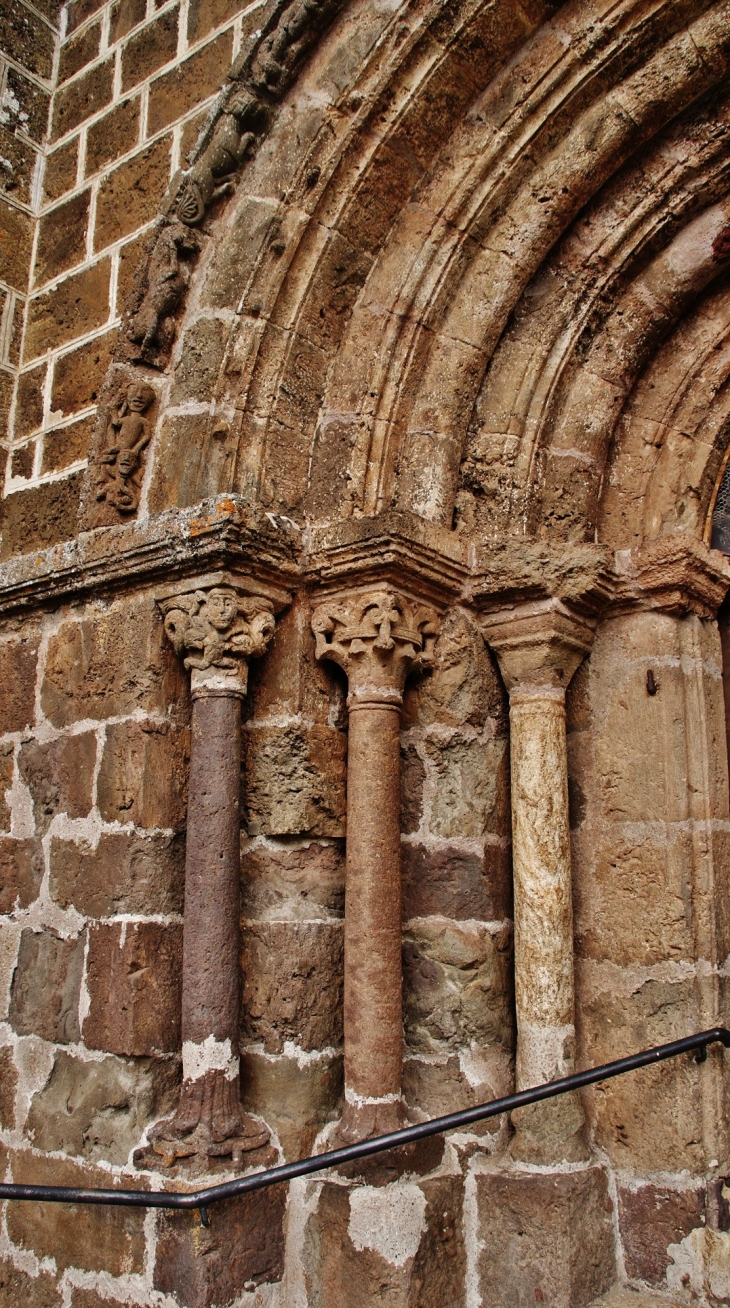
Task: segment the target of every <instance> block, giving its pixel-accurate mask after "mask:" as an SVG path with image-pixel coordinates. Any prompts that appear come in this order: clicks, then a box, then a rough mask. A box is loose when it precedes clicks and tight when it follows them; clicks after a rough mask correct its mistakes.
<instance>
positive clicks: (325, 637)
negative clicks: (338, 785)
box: [312, 588, 437, 1143]
mask: <svg viewBox="0 0 730 1308" xmlns="http://www.w3.org/2000/svg"><path fill="white" fill-rule="evenodd" d="M312 629H313V631H314V633H315V636H316V639H317V645H316V655H317V658H320V659H332V660H333V661H334V662H335V663H338V664H339V666H340V667H341V668H343V669H344V671H345V672H346V673H347V678H348V683H349V696H348V701H347V703H348V709H349V739H348V765H347V859H346V874H345V876H346V880H345V1000H344V1030H345V1112H344V1114H343V1117H342V1121H341V1122H340V1125H339V1127H338V1135H339V1138H340V1140H341V1141H342V1142H347V1143H351V1142H353V1141H355V1140H362V1139H367V1138H368V1137H369V1136H373V1135H379V1134H381V1133H382V1132H384V1131H392V1130H397V1129H398V1127H399V1126H402V1125H403V1123H404V1120H405V1117H404V1111H403V1104H402V1099H401V1073H402V1063H403V1012H402V968H401V868H400V709H401V704H402V699H403V687H404V684H405V680H406V676H407V675H408V673H409V671H411V669H413V668H415V667H417V666H423V665H424V663H425V661H426V658H427V653H426V645H427V643H428V641H429V638H430V637H434V636H435V633H436V629H437V628H436V615H435V613H434V612H433V611H432V610H430V609H427V608H424V607H423V606H422V605H418V604H414V603H412V602H410V601H409V600H407V599H406V598H405V597H404V596H403V595H402V594H400V593H398V592H396V591H394V590H391V589H389V588H388V589H385V588H384V589H382V590H372V589H371V590H367V591H357V592H354V593H350V594H347V595H340V596H338V597H336V598H335V599H333V600H332V601H330V602H328V603H326V604H322V605H320V606H319V607H318V608H317V609H316V610H315V613H314V616H313V619H312Z"/></svg>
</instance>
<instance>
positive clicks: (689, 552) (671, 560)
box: [611, 535, 730, 618]
mask: <svg viewBox="0 0 730 1308" xmlns="http://www.w3.org/2000/svg"><path fill="white" fill-rule="evenodd" d="M729 588H730V559H727V558H726V557H725V555H724V554H721V553H720V551H719V550H712V549H709V548H708V547H707V546H706V545H704V544H703V543H702V542H701V541H698V540H694V539H693V538H692V537H690V536H678V535H675V536H660V537H659V538H658V539H657V540H654V541H648V542H647V543H646V544H643V545H640V546H638V547H637V548H636V549H633V550H620V551H618V553H617V554H616V583H615V589H614V596H613V601H612V604H611V612H612V613H622V612H627V611H629V610H631V609H637V608H638V609H657V610H660V611H661V612H663V613H670V614H675V615H684V614H688V613H695V614H697V616H698V617H701V618H714V617H715V615H716V613H717V610H718V609H719V607H720V605H721V604H722V602H723V600H724V599H725V596H726V595H727V593H728V589H729Z"/></svg>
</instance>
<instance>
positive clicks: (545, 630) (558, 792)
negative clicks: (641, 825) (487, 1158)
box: [483, 601, 593, 1162]
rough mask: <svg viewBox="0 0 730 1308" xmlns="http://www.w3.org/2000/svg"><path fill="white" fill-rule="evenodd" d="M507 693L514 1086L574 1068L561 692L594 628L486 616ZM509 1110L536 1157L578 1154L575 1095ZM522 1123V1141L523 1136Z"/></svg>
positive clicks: (528, 614)
mask: <svg viewBox="0 0 730 1308" xmlns="http://www.w3.org/2000/svg"><path fill="white" fill-rule="evenodd" d="M483 631H484V634H485V638H486V640H487V641H488V643H489V644H490V645H491V646H492V648H493V649H494V650H495V652H496V654H497V658H498V660H499V665H500V668H501V671H502V676H503V678H504V681H505V684H506V686H507V689H508V691H509V696H510V759H511V784H512V861H513V877H514V901H515V907H514V913H515V1001H516V1008H517V1088H518V1089H519V1090H522V1089H526V1088H527V1087H529V1086H533V1085H539V1084H541V1083H543V1082H545V1081H551V1080H553V1079H554V1078H556V1077H559V1076H566V1075H568V1074H569V1073H570V1072H571V1071H573V1069H574V1057H575V991H574V981H573V909H572V895H571V878H570V830H569V824H568V759H567V744H566V735H565V691H566V689H567V686H568V683H569V682H570V679H571V677H572V676H573V673H574V672H575V670H576V668H577V667H578V665H579V663H580V662H581V661H582V659H583V657H584V656H585V654H586V653H587V652H588V650H589V649H590V647H591V644H592V640H593V626H592V624H590V623H589V622H587V621H586V620H585V619H584V618H581V617H578V616H577V615H576V614H574V613H572V612H570V611H569V610H568V609H567V608H566V607H565V606H564V605H562V604H560V603H559V602H558V601H545V602H543V603H535V604H525V605H520V606H517V607H515V608H514V609H512V610H509V611H504V610H502V611H501V612H499V613H496V614H491V615H489V616H488V617H486V618H484V619H483ZM555 1102H556V1104H557V1105H558V1107H557V1108H554V1107H552V1106H551V1107H550V1108H549V1109H547V1110H546V1109H545V1107H544V1106H542V1105H539V1106H537V1112H534V1111H532V1110H527V1111H526V1112H525V1111H524V1110H523V1113H522V1114H521V1115H520V1114H515V1124H516V1125H517V1126H518V1141H517V1149H518V1151H520V1152H522V1154H523V1155H527V1156H532V1157H533V1158H535V1160H539V1161H546V1162H547V1161H551V1159H552V1157H555V1156H567V1157H575V1156H580V1155H581V1154H582V1153H583V1146H582V1143H581V1142H580V1140H579V1138H578V1137H579V1134H580V1129H581V1126H582V1115H581V1113H580V1109H579V1105H578V1101H577V1100H573V1102H572V1104H571V1102H570V1100H568V1102H567V1103H562V1102H561V1101H555ZM521 1123H523V1125H524V1129H523V1135H525V1136H526V1137H529V1138H526V1139H525V1140H524V1141H520V1140H519V1135H520V1124H521Z"/></svg>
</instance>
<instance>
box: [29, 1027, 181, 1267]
mask: <svg viewBox="0 0 730 1308" xmlns="http://www.w3.org/2000/svg"><path fill="white" fill-rule="evenodd" d="M178 1083H179V1070H178V1066H177V1063H176V1062H175V1061H170V1060H159V1059H154V1060H153V1059H135V1060H126V1061H125V1060H124V1059H121V1058H112V1057H109V1058H101V1059H99V1058H95V1059H94V1060H92V1061H86V1060H82V1059H80V1058H75V1057H74V1056H72V1055H71V1054H67V1053H66V1052H65V1051H63V1050H61V1051H59V1053H57V1054H56V1057H55V1061H54V1064H53V1070H52V1071H51V1075H50V1077H49V1079H48V1082H47V1084H46V1085H45V1086H44V1087H43V1089H42V1090H39V1091H38V1092H37V1094H35V1095H34V1096H33V1099H32V1101H31V1106H30V1112H29V1114H28V1122H27V1131H28V1134H29V1137H30V1139H31V1140H32V1142H33V1144H34V1145H35V1146H36V1148H37V1149H44V1150H48V1151H49V1152H51V1151H54V1150H61V1151H62V1152H63V1153H67V1154H72V1155H75V1156H77V1157H81V1158H85V1159H87V1161H89V1162H95V1161H97V1160H100V1159H103V1160H106V1161H107V1162H109V1163H117V1164H122V1163H126V1162H127V1160H128V1158H129V1155H130V1152H131V1150H132V1149H133V1148H134V1147H135V1146H136V1145H137V1144H139V1139H140V1136H141V1134H142V1132H143V1130H144V1128H145V1127H146V1126H148V1125H149V1123H150V1122H152V1121H154V1120H156V1119H157V1118H158V1117H164V1115H165V1113H166V1112H169V1111H170V1110H171V1108H172V1107H173V1106H174V1102H175V1098H176V1094H177V1086H178ZM106 1175H107V1177H108V1173H106ZM107 1184H108V1181H107ZM69 1252H70V1251H69ZM106 1270H111V1269H110V1268H107V1269H106Z"/></svg>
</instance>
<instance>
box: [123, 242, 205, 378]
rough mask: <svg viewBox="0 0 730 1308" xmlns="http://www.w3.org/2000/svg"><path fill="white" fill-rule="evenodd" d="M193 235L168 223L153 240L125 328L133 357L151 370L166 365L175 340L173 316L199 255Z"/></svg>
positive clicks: (198, 248) (199, 246)
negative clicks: (140, 289) (140, 288)
mask: <svg viewBox="0 0 730 1308" xmlns="http://www.w3.org/2000/svg"><path fill="white" fill-rule="evenodd" d="M200 249H201V243H200V237H199V236H198V234H197V232H193V231H191V230H190V228H189V227H186V226H185V225H184V224H183V223H179V222H174V223H169V224H168V225H167V226H165V227H163V228H162V229H161V231H160V232H159V234H158V237H157V240H156V241H155V245H154V249H153V250H152V253H151V255H150V260H149V264H148V266H147V277H146V286H145V290H144V294H143V296H142V299H141V302H140V303H139V305H138V307H137V309H136V310H135V312H134V313H133V314H132V315H131V317H130V319H129V322H128V324H127V327H126V336H127V339H128V340H129V341H130V342H131V343H132V344H133V345H136V346H138V347H139V348H138V350H137V351H136V352H135V353H136V357H137V358H139V359H141V360H143V361H144V362H145V363H151V364H152V365H153V366H155V367H162V366H164V364H165V363H166V362H167V359H168V357H169V353H170V350H171V348H172V343H173V341H174V339H175V321H174V315H175V312H176V310H177V309H178V307H179V306H180V304H181V303H182V301H183V298H184V296H185V292H186V290H187V288H188V284H189V282H190V278H191V275H192V264H193V259H194V257H195V255H196V254H198V253H199V252H200Z"/></svg>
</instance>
